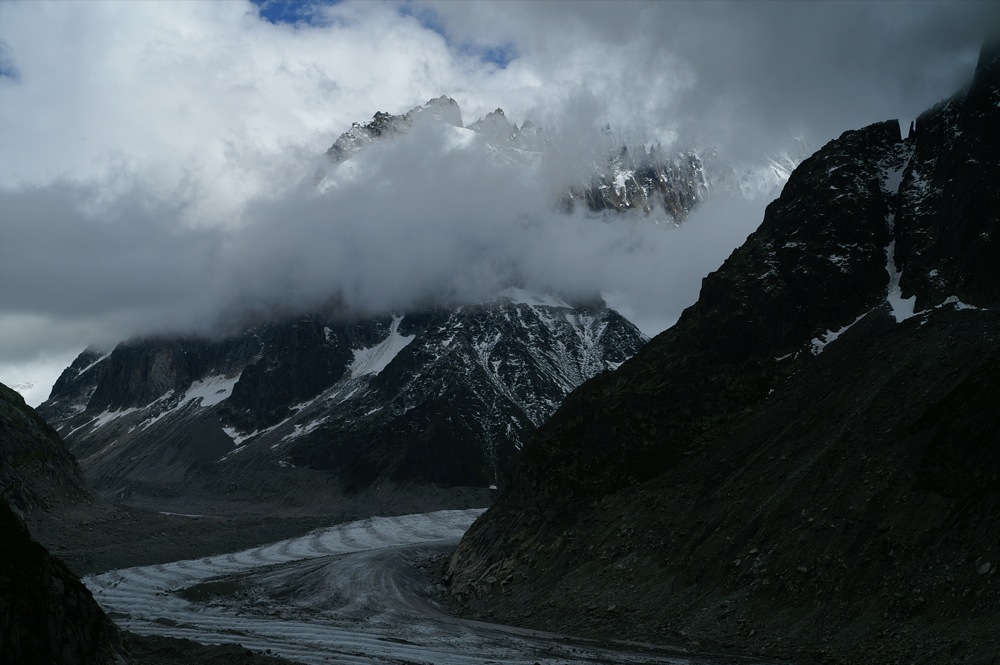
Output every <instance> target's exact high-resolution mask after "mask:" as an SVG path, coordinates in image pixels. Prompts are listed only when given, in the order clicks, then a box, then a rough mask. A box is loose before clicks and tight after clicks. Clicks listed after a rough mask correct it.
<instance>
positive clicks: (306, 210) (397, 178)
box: [0, 124, 761, 357]
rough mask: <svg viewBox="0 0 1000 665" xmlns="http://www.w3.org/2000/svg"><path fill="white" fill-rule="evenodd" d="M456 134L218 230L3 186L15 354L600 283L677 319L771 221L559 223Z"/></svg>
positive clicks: (401, 148) (154, 207)
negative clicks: (710, 277) (730, 256)
mask: <svg viewBox="0 0 1000 665" xmlns="http://www.w3.org/2000/svg"><path fill="white" fill-rule="evenodd" d="M449 132H454V130H453V129H451V128H448V127H445V126H443V125H431V124H426V125H418V126H417V127H415V128H414V130H413V131H411V132H410V133H408V134H407V135H405V136H403V137H400V138H399V139H398V140H395V141H392V142H385V143H381V144H376V145H375V146H372V147H371V148H370V149H369V150H367V151H365V152H364V153H363V154H361V155H358V156H357V157H355V158H354V159H353V160H351V161H349V162H347V163H345V165H349V166H350V167H351V168H352V169H354V173H353V176H352V177H347V174H346V173H338V172H337V171H333V172H331V173H330V175H329V176H328V178H329V179H330V181H336V184H333V185H332V186H330V187H329V188H328V189H326V190H325V191H323V190H322V189H317V188H316V187H315V186H314V185H313V184H312V180H311V178H310V179H303V181H302V182H301V183H300V185H298V186H297V187H294V188H292V189H290V190H288V191H286V192H285V193H283V194H281V195H279V196H276V197H269V198H267V199H258V200H255V201H253V202H251V203H250V204H249V205H248V206H247V208H246V210H245V212H244V219H243V222H242V223H241V224H239V225H236V226H232V227H228V228H224V229H220V228H217V227H211V228H204V227H201V228H199V227H191V226H188V225H185V224H182V223H180V222H179V221H178V219H179V218H180V217H182V216H183V213H184V205H183V204H178V203H172V202H170V201H167V200H163V199H157V200H149V199H148V197H145V196H143V195H142V193H141V192H140V191H135V190H129V189H126V190H125V194H124V195H123V196H121V197H120V198H117V199H115V200H114V201H113V202H111V203H109V204H105V205H104V206H101V207H99V213H95V212H94V211H93V210H92V211H91V212H90V213H89V214H88V213H87V212H85V211H86V210H87V209H88V208H93V207H94V204H93V203H92V202H91V201H92V197H93V196H94V195H95V193H96V192H95V191H94V190H91V189H88V188H81V187H78V186H68V185H66V184H65V183H58V184H55V185H51V186H49V187H46V188H41V189H33V190H27V191H20V192H10V191H3V192H0V197H2V198H0V203H2V206H3V208H4V209H5V210H7V211H9V212H11V213H12V215H11V217H10V219H11V220H12V222H13V223H9V224H7V225H6V226H5V229H4V235H5V242H4V243H3V250H2V253H0V284H2V285H3V286H2V287H0V295H2V298H0V303H2V304H0V319H2V318H3V317H7V320H8V321H11V320H16V319H17V317H22V320H27V321H29V322H33V324H32V325H22V326H17V325H8V328H7V330H8V332H7V334H9V335H11V336H12V337H11V339H9V340H8V348H7V349H5V352H6V354H7V355H8V356H13V355H22V356H24V357H28V356H30V351H31V349H32V344H33V342H35V341H37V340H32V339H14V337H17V336H18V335H28V336H34V335H37V334H38V329H39V327H46V328H47V332H46V333H45V334H46V335H47V336H48V337H49V338H50V339H49V343H53V344H54V342H55V341H56V339H57V338H59V337H60V335H63V336H64V338H65V343H69V340H72V339H77V340H78V342H77V343H86V342H88V341H90V342H92V341H95V340H99V341H101V342H104V343H108V342H110V343H113V342H114V341H117V340H115V337H116V336H117V337H118V338H119V339H121V338H125V337H127V336H130V335H134V334H155V333H169V332H181V333H201V334H211V333H213V332H215V331H218V330H222V329H225V328H226V327H227V326H233V325H239V324H240V323H243V322H246V321H248V320H253V319H256V318H260V317H263V316H268V315H274V314H293V313H296V312H306V311H311V310H316V309H320V308H326V307H330V306H334V305H336V306H337V307H338V308H340V309H341V310H342V311H345V312H347V313H352V314H367V313H373V312H384V311H388V310H394V311H406V310H408V309H411V308H414V307H419V306H423V305H427V304H431V303H439V302H446V303H453V302H468V301H475V300H479V299H482V298H486V297H490V296H492V295H495V294H496V293H497V292H498V291H499V290H501V289H502V288H504V287H506V286H510V285H515V284H516V285H520V286H524V287H527V288H530V289H537V290H543V291H545V290H554V291H557V292H560V293H563V294H565V295H567V296H569V297H581V298H583V297H592V296H593V295H595V294H596V293H598V292H600V291H605V292H609V293H613V294H615V295H616V297H617V298H619V300H620V302H621V303H622V306H623V307H631V308H633V309H634V310H635V312H637V313H640V314H641V315H643V316H644V317H645V320H647V321H654V320H656V321H666V320H670V319H671V318H673V317H676V315H677V314H678V313H679V311H680V309H681V308H682V307H684V306H685V305H687V304H689V303H690V302H691V301H693V299H694V297H695V295H696V293H697V286H698V281H699V280H700V277H701V276H702V275H703V274H704V273H705V272H707V271H708V270H710V269H712V268H714V267H715V266H716V265H717V264H718V263H719V262H721V260H722V259H723V258H725V256H726V254H727V253H728V252H729V251H730V250H731V249H732V247H734V246H735V245H736V244H738V243H739V242H740V241H741V240H742V239H743V238H744V237H745V236H746V234H747V233H749V231H750V230H752V228H753V227H754V226H755V224H756V223H757V222H758V221H759V216H760V211H761V205H760V204H756V205H752V206H751V205H749V204H746V205H743V204H741V207H737V208H734V207H732V204H725V205H728V206H729V207H725V206H723V207H722V208H721V209H713V208H711V207H709V208H707V209H706V211H705V213H704V214H702V215H700V216H698V217H695V218H692V219H691V221H690V223H689V224H688V225H686V226H684V227H682V228H681V229H677V230H670V229H668V228H663V227H658V226H656V225H654V224H653V223H652V222H651V221H649V220H647V219H642V218H639V217H636V218H626V219H620V218H619V219H614V220H608V219H605V218H603V217H595V216H592V215H588V214H584V213H578V214H575V215H565V214H562V213H560V212H558V211H557V209H556V204H555V203H556V198H555V192H554V191H553V190H552V188H551V186H550V183H549V181H548V180H547V179H545V178H540V177H535V175H534V174H536V173H537V172H536V171H535V170H533V169H530V168H526V167H525V166H524V165H523V164H519V163H517V162H513V163H511V162H506V161H504V160H502V159H497V158H496V156H495V155H493V154H492V153H491V152H490V151H488V150H479V149H472V150H457V149H453V148H451V147H449V146H450V145H451V141H452V140H453V139H452V138H450V137H449V134H448V133H449ZM352 162H355V163H352ZM305 166H306V165H303V167H304V168H303V173H307V172H310V171H309V169H307V168H305ZM338 178H339V180H338ZM352 178H353V179H352ZM720 205H722V204H720ZM14 248H30V250H29V251H27V252H24V251H16V250H15V249H14ZM15 284H16V286H13V285H15ZM32 316H34V317H36V318H35V319H31V318H30V317H32ZM59 331H63V332H62V333H60V332H59ZM82 334H87V335H89V336H90V338H89V339H86V340H80V336H81V335H82ZM65 343H64V344H63V346H65ZM18 351H19V353H14V352H18Z"/></svg>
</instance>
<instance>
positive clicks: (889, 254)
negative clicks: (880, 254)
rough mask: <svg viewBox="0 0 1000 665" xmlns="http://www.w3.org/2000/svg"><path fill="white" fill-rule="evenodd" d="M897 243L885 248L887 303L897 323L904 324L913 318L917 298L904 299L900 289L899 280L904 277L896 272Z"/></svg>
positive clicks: (899, 271)
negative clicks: (887, 287)
mask: <svg viewBox="0 0 1000 665" xmlns="http://www.w3.org/2000/svg"><path fill="white" fill-rule="evenodd" d="M895 254H896V241H895V240H893V241H892V242H890V243H889V245H888V246H887V247H886V248H885V271H886V272H887V273H889V289H888V291H887V292H886V295H885V301H886V302H887V303H889V307H890V308H891V309H892V315H893V316H894V317H895V318H896V323H902V322H903V321H905V320H906V319H908V318H910V317H911V316H913V314H914V312H913V308H914V306H916V303H917V297H916V296H910V297H909V298H904V297H903V292H902V290H900V288H899V279H900V277H902V276H903V272H902V271H901V270H896V260H895Z"/></svg>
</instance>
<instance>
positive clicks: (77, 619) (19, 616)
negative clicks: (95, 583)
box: [0, 499, 124, 665]
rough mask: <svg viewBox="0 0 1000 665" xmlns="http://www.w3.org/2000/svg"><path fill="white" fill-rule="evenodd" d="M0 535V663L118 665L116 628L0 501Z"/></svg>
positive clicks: (90, 597) (72, 576)
mask: <svg viewBox="0 0 1000 665" xmlns="http://www.w3.org/2000/svg"><path fill="white" fill-rule="evenodd" d="M0 533H2V534H3V538H2V540H0V662H4V663H65V664H67V665H75V664H77V663H80V664H83V663H87V664H90V663H93V664H95V665H96V664H98V663H115V662H124V661H123V660H122V658H123V656H122V653H123V647H122V641H121V636H120V635H119V633H118V629H117V628H115V626H114V625H113V624H112V623H111V621H110V620H109V619H108V618H107V616H106V615H105V614H104V612H103V611H102V610H101V608H100V607H99V606H98V605H97V602H96V601H95V600H94V597H93V596H92V595H91V593H90V591H88V590H87V587H85V586H84V585H83V582H81V581H80V580H79V578H77V577H76V576H75V575H74V574H73V573H72V572H70V570H69V569H68V568H67V567H66V566H65V564H63V563H62V562H61V561H59V560H58V559H56V558H55V557H51V556H49V554H48V552H46V551H45V548H44V547H42V546H41V545H39V544H38V543H36V542H35V541H33V540H32V539H31V537H30V536H29V535H28V530H27V528H26V527H25V526H24V523H23V522H21V520H20V519H19V518H18V517H17V515H15V514H14V512H13V511H12V510H11V508H10V506H9V505H8V503H7V502H6V501H5V500H2V499H0Z"/></svg>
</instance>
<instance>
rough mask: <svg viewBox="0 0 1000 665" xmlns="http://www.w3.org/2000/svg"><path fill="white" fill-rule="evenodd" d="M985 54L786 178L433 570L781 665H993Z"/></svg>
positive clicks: (995, 83) (582, 617) (991, 128)
mask: <svg viewBox="0 0 1000 665" xmlns="http://www.w3.org/2000/svg"><path fill="white" fill-rule="evenodd" d="M998 54H1000V45H997V44H994V45H992V46H987V47H984V49H983V52H982V54H981V59H980V63H979V66H978V67H977V70H976V74H975V79H974V81H973V83H972V85H971V87H970V88H969V89H968V90H967V91H963V92H962V93H960V94H958V95H956V96H955V97H954V98H952V99H950V100H947V101H945V102H943V103H942V104H940V105H938V106H936V107H934V108H933V109H931V110H929V111H928V112H926V113H925V114H923V115H922V116H921V117H920V118H918V120H917V121H916V127H915V131H913V132H911V135H910V136H909V137H908V138H906V139H903V138H902V137H901V135H900V131H899V127H898V124H897V123H895V122H889V123H880V124H876V125H872V126H870V127H867V128H865V129H862V130H858V131H850V132H846V133H845V134H844V135H843V136H841V137H840V138H839V139H837V140H835V141H832V142H831V143H829V144H828V145H827V146H825V147H824V148H823V149H821V150H820V151H819V152H817V153H816V154H815V155H814V156H812V157H811V158H809V159H807V160H806V161H804V162H803V163H802V164H801V165H800V166H799V168H798V169H796V170H795V172H794V173H793V174H792V176H791V178H790V179H789V181H788V183H787V185H786V186H785V188H784V190H783V192H782V195H781V197H780V198H779V199H778V200H777V201H775V202H774V203H772V204H771V205H770V206H769V207H768V209H767V212H766V214H765V218H764V221H763V223H762V224H761V226H760V228H759V229H758V230H757V231H756V232H755V233H753V234H752V235H751V236H750V237H749V238H748V240H747V242H746V243H745V244H744V245H743V246H742V247H740V248H739V249H737V250H736V251H734V252H733V254H732V255H731V256H730V257H729V259H728V260H727V261H726V262H725V263H724V264H723V266H722V267H721V268H720V269H719V270H718V271H716V272H714V273H712V274H711V275H709V276H708V277H707V278H706V279H705V280H704V283H703V287H702V291H701V295H700V298H699V301H698V302H697V303H696V304H695V305H694V306H692V307H691V308H689V309H688V310H686V311H685V313H684V314H683V316H682V317H681V319H680V321H679V322H678V324H677V325H676V326H674V327H673V328H672V329H670V330H668V331H666V332H664V333H663V334H661V335H660V336H658V337H657V338H656V339H654V340H653V341H651V342H650V343H649V344H648V345H647V346H646V347H645V348H644V349H643V350H642V351H641V352H640V353H639V354H637V355H636V356H635V357H634V358H633V359H632V360H630V361H629V362H627V363H626V364H624V365H623V366H622V367H621V368H620V369H619V370H617V371H616V372H613V373H609V374H604V375H601V376H599V377H597V378H595V379H593V380H591V381H589V382H587V383H586V384H584V385H583V386H582V387H581V388H580V389H578V390H577V391H575V392H574V393H572V394H571V395H570V396H569V397H568V398H567V400H566V401H565V402H564V404H563V406H562V407H560V409H559V410H558V411H557V413H556V414H555V415H554V416H553V417H552V418H551V419H550V420H549V421H548V422H547V423H546V424H545V425H544V426H543V427H542V428H541V429H540V430H539V431H538V433H537V434H536V436H535V437H534V438H533V439H532V440H531V441H530V442H529V443H528V444H527V445H526V446H525V447H524V449H523V452H522V454H521V455H520V457H519V459H518V464H517V468H516V471H515V474H514V478H513V481H512V483H511V485H510V486H509V488H508V489H507V491H506V492H505V493H504V494H503V495H502V497H501V499H500V500H499V502H498V503H497V504H496V505H495V506H494V507H493V508H491V509H490V510H489V511H488V512H487V513H486V514H485V515H484V517H483V518H481V519H480V520H479V521H477V522H476V524H474V525H473V527H472V529H470V531H469V533H468V534H467V535H466V537H465V538H464V539H463V542H462V545H461V546H460V548H459V550H458V551H457V552H456V554H455V556H454V558H453V559H452V561H451V563H450V565H449V575H450V576H451V588H452V592H453V594H454V595H455V597H456V598H458V599H459V600H461V601H462V602H463V603H464V604H465V606H466V607H467V608H469V609H470V610H471V611H473V612H479V613H482V614H486V615H490V616H498V617H501V618H503V619H506V620H513V621H519V622H522V623H524V622H526V621H528V619H526V618H525V617H527V616H530V622H531V624H532V625H533V626H535V627H549V628H558V629H562V630H567V631H582V632H589V633H596V634H601V633H614V634H617V635H619V636H621V635H627V636H629V637H633V638H637V639H652V640H670V639H676V640H684V639H688V640H698V641H702V642H704V641H706V640H707V641H711V642H714V643H716V644H719V645H722V646H725V647H729V648H732V649H734V650H738V651H752V652H760V653H766V654H770V655H778V656H784V657H789V658H791V659H793V660H794V661H796V662H849V663H866V662H867V663H892V662H906V663H915V662H928V663H930V662H934V663H940V662H970V663H971V662H975V663H992V662H996V660H995V657H996V654H997V653H1000V640H998V638H997V633H996V630H995V627H996V625H997V622H998V620H1000V593H998V591H1000V590H998V587H997V582H996V580H997V576H996V568H997V564H998V562H997V555H996V543H997V542H1000V530H998V529H1000V526H998V525H1000V521H998V520H997V519H996V517H997V515H998V514H1000V513H998V511H1000V476H998V471H997V470H998V469H1000V447H998V445H997V443H998V440H1000V439H998V438H997V432H998V431H1000V416H998V415H997V414H1000V381H998V377H1000V314H998V312H997V305H998V302H1000V273H998V272H997V266H998V265H1000V237H998V234H1000V195H998V192H997V190H996V187H995V186H994V183H996V182H1000V161H998V155H1000V111H998V109H1000V104H998V100H1000V62H998Z"/></svg>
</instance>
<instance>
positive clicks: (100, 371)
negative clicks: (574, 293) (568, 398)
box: [39, 289, 646, 505]
mask: <svg viewBox="0 0 1000 665" xmlns="http://www.w3.org/2000/svg"><path fill="white" fill-rule="evenodd" d="M645 341H646V340H645V338H644V337H643V336H642V334H641V333H640V332H639V331H638V329H636V328H635V326H633V325H632V324H631V323H629V322H628V321H627V320H625V319H624V318H622V317H621V316H620V315H618V314H617V313H616V312H614V311H613V310H611V309H608V308H607V307H605V306H604V304H603V302H595V303H589V304H580V305H577V306H571V305H569V304H567V303H565V302H562V301H560V300H558V299H556V298H554V297H542V296H537V295H532V294H530V293H527V292H525V291H521V290H518V289H510V290H508V291H507V292H506V293H505V294H504V295H502V296H500V297H498V298H497V299H495V300H493V301H490V302H486V303H481V304H478V305H466V306H458V307H439V308H430V309H426V310H423V311H419V312H412V313H407V314H403V315H384V316H376V317H372V318H366V319H345V318H343V317H340V316H337V315H334V314H328V315H319V314H317V315H313V316H306V317H300V318H295V319H289V320H284V321H280V322H273V323H266V324H259V325H255V326H251V327H248V328H246V329H245V330H243V331H242V332H241V333H239V334H237V335H234V336H230V337H226V338H220V339H194V338H163V339H137V340H131V341H128V342H124V343H122V344H120V345H119V346H118V347H116V348H115V349H114V350H113V351H112V352H111V353H110V354H106V355H102V354H98V353H95V352H84V353H83V354H81V356H80V357H78V358H77V359H76V361H75V362H74V363H73V364H72V365H71V366H70V367H69V368H68V369H67V370H65V371H64V372H63V374H62V376H61V377H60V378H59V380H58V381H57V382H56V384H55V386H54V387H53V390H52V394H51V396H50V398H49V400H48V401H46V402H45V403H44V404H42V405H41V406H40V407H39V412H40V413H42V414H43V415H44V417H45V418H46V419H47V420H48V421H49V422H50V423H51V424H52V425H53V426H54V427H55V428H56V430H58V431H59V432H60V433H61V434H62V436H63V437H64V438H65V440H66V442H67V444H68V445H69V447H70V449H71V450H72V451H73V452H74V454H76V455H77V456H78V457H79V459H80V461H81V464H82V465H83V467H84V469H85V471H86V473H87V476H88V478H89V480H90V481H91V482H92V483H93V484H94V486H95V487H96V488H97V489H98V491H99V492H101V493H102V494H104V495H106V496H112V497H115V498H117V499H123V500H129V501H132V502H136V501H138V500H139V499H138V497H140V496H142V497H146V498H148V497H159V499H160V500H162V499H165V498H169V497H182V496H191V495H198V496H204V497H211V498H216V499H226V500H237V499H238V500H245V501H258V502H261V501H264V502H266V501H268V500H273V501H274V502H275V503H276V504H282V503H289V502H291V503H298V504H314V505H316V504H319V505H322V504H324V503H328V502H329V497H330V496H332V495H336V494H340V493H347V494H352V493H357V492H362V491H368V490H371V489H373V488H379V487H386V486H388V487H394V486H409V487H414V486H416V487H443V488H448V487H473V488H481V492H483V493H485V492H486V490H487V488H488V487H489V486H491V485H498V484H502V483H503V481H504V477H505V474H506V468H507V463H508V460H509V458H510V456H511V455H512V454H513V453H514V452H515V450H516V449H517V448H519V447H520V446H521V444H522V442H523V441H525V440H526V439H527V437H528V436H529V435H530V434H531V433H532V432H533V431H534V430H535V428H536V427H537V426H538V425H539V424H541V423H542V422H543V421H544V420H545V419H546V418H547V417H548V416H549V415H550V414H551V413H552V412H553V411H554V410H555V408H556V407H557V406H558V404H559V403H560V402H561V401H562V399H563V397H564V396H565V395H566V394H567V393H569V392H570V390H572V389H573V388H575V387H576V386H578V385H579V384H580V383H582V382H583V381H584V380H586V379H588V378H590V377H592V376H594V375H596V374H598V373H600V372H604V371H606V370H608V369H613V368H615V367H617V366H618V365H619V364H621V363H622V362H624V361H625V360H626V359H627V358H628V357H630V356H631V355H632V354H633V353H635V352H636V351H637V350H638V349H639V347H640V346H641V345H642V344H643V343H644V342H645ZM484 498H485V494H483V496H482V497H481V498H480V499H479V500H480V501H482V500H484Z"/></svg>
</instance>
